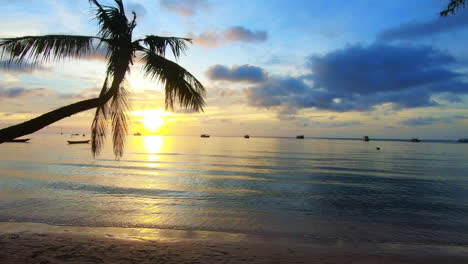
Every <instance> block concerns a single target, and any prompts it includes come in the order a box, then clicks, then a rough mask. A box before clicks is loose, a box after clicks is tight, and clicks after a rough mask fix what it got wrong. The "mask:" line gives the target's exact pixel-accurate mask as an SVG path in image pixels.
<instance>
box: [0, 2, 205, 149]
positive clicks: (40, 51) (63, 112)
mask: <svg viewBox="0 0 468 264" xmlns="http://www.w3.org/2000/svg"><path fill="white" fill-rule="evenodd" d="M114 1H115V6H107V5H102V4H100V3H99V2H98V1H97V0H89V2H90V4H91V5H92V6H93V7H94V9H95V14H96V15H95V18H96V20H97V22H98V23H99V26H100V29H99V32H98V33H97V35H96V36H74V35H44V36H24V37H17V38H3V39H0V58H1V59H3V60H7V61H8V63H7V64H6V65H7V67H8V65H10V64H23V65H24V64H32V65H37V64H40V63H47V62H51V61H60V60H63V59H65V58H82V57H85V56H89V55H91V54H93V53H96V52H102V51H104V52H105V56H106V61H107V71H106V76H105V80H104V84H103V86H102V89H101V92H100V94H99V97H97V98H93V99H88V100H83V101H80V102H77V103H74V104H70V105H67V106H64V107H61V108H59V109H56V110H53V111H51V112H48V113H46V114H43V115H41V116H39V117H36V118H34V119H31V120H29V121H26V122H23V123H21V124H18V125H14V126H11V127H7V128H4V129H1V130H0V143H3V142H5V141H7V140H11V139H14V138H17V137H19V136H23V135H27V134H30V133H33V132H35V131H37V130H39V129H41V128H43V127H45V126H47V125H50V124H52V123H54V122H57V121H59V120H61V119H63V118H65V117H68V116H71V115H73V114H76V113H79V112H82V111H85V110H89V109H93V108H96V113H95V116H94V120H93V122H92V126H91V134H92V136H91V141H92V152H93V155H98V154H99V152H100V150H101V148H102V146H103V143H104V139H105V137H106V132H107V125H108V123H110V124H111V127H112V142H113V149H114V154H115V157H116V158H119V157H121V156H122V154H123V149H124V143H125V138H126V135H127V128H128V125H127V112H128V107H129V104H128V100H127V98H128V91H127V89H126V85H125V77H126V75H127V73H129V70H130V66H131V65H133V62H134V60H135V59H137V53H138V54H139V57H141V61H142V63H143V65H144V66H143V71H144V73H145V76H147V77H150V78H152V79H153V80H156V81H159V82H160V83H161V84H162V85H163V86H164V89H165V106H166V109H168V108H169V109H173V107H174V103H177V102H178V103H179V105H180V106H181V107H184V108H187V109H188V110H190V111H203V106H204V105H205V101H204V96H205V89H204V87H203V85H202V84H201V83H200V82H199V81H198V80H197V79H196V78H195V77H194V76H193V75H192V74H190V73H189V72H188V71H187V70H185V69H184V68H183V67H181V66H180V65H178V64H177V63H176V62H174V61H171V60H169V59H167V58H165V54H166V49H167V48H170V50H171V51H172V54H173V55H174V58H175V59H176V61H177V60H178V58H179V57H180V55H181V54H184V53H185V51H186V50H187V44H188V43H191V40H190V39H187V38H177V37H161V36H155V35H149V36H146V37H144V38H141V39H136V40H134V39H133V38H132V33H133V30H134V28H135V27H136V25H137V23H136V14H135V12H132V17H133V18H132V19H131V20H129V19H128V18H127V16H126V14H125V9H124V4H123V1H122V0H114ZM108 121H110V122H108Z"/></svg>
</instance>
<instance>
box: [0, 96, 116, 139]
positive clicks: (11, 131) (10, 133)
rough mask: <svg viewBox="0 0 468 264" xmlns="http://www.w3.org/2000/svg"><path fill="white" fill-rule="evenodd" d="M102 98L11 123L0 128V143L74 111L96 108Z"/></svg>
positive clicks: (100, 103)
mask: <svg viewBox="0 0 468 264" xmlns="http://www.w3.org/2000/svg"><path fill="white" fill-rule="evenodd" d="M103 99H104V98H93V99H88V100H84V101H80V102H78V103H74V104H71V105H67V106H64V107H61V108H59V109H56V110H53V111H51V112H48V113H46V114H43V115H41V116H38V117H36V118H33V119H31V120H28V121H26V122H23V123H21V124H17V125H13V126H10V127H7V128H4V129H1V130H0V143H3V142H5V141H7V140H11V139H14V138H17V137H21V136H24V135H28V134H31V133H33V132H36V131H38V130H40V129H42V128H44V127H46V126H48V125H50V124H52V123H54V122H57V121H59V120H61V119H63V118H65V117H69V116H71V115H74V114H76V113H79V112H82V111H86V110H89V109H92V108H96V107H98V106H100V105H103V104H104V103H106V102H107V101H104V100H103Z"/></svg>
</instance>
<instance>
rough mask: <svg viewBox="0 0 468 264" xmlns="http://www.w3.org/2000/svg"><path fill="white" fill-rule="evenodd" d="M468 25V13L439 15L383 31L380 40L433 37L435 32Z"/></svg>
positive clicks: (448, 30) (457, 28)
mask: <svg viewBox="0 0 468 264" xmlns="http://www.w3.org/2000/svg"><path fill="white" fill-rule="evenodd" d="M467 25H468V13H463V12H462V13H460V14H458V15H456V16H449V17H438V18H436V19H433V20H430V21H427V22H413V23H406V24H401V25H400V26H398V27H395V28H390V29H387V30H384V31H382V32H381V33H380V34H379V35H378V36H377V40H378V41H394V40H415V39H419V38H425V37H432V36H434V35H435V34H441V33H446V32H451V31H455V30H460V29H465V28H466V26H467Z"/></svg>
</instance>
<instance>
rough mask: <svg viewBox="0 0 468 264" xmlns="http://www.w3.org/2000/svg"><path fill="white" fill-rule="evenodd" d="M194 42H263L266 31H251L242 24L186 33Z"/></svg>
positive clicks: (215, 43) (206, 44) (214, 45)
mask: <svg viewBox="0 0 468 264" xmlns="http://www.w3.org/2000/svg"><path fill="white" fill-rule="evenodd" d="M188 37H189V38H191V39H193V41H194V42H195V44H198V45H202V46H205V47H218V46H222V45H226V44H230V43H234V42H264V41H266V40H267V39H268V33H267V32H266V31H253V30H250V29H247V28H245V27H242V26H234V27H230V28H228V29H226V30H223V31H220V32H219V31H217V32H203V33H200V34H198V35H197V34H193V33H190V34H188Z"/></svg>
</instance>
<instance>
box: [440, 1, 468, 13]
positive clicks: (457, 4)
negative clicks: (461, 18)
mask: <svg viewBox="0 0 468 264" xmlns="http://www.w3.org/2000/svg"><path fill="white" fill-rule="evenodd" d="M465 2H466V0H450V3H449V4H448V5H447V9H445V10H443V11H442V12H440V15H441V16H448V15H450V14H455V11H456V10H457V9H459V8H462V7H465V6H466V3H465Z"/></svg>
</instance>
